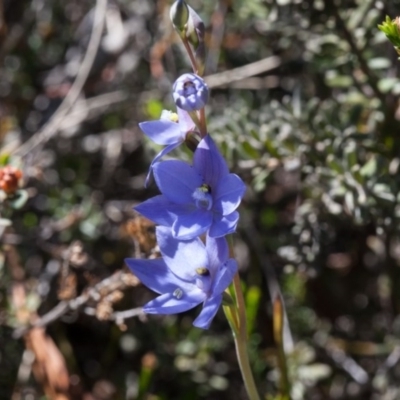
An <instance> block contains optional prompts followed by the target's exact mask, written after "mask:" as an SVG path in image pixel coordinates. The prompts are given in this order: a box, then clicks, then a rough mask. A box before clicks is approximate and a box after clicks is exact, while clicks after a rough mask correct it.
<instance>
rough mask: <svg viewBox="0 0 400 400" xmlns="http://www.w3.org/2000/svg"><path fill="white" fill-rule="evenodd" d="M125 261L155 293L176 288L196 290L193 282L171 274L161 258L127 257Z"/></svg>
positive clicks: (185, 290)
mask: <svg viewBox="0 0 400 400" xmlns="http://www.w3.org/2000/svg"><path fill="white" fill-rule="evenodd" d="M125 262H126V264H127V265H128V267H129V269H130V270H131V271H132V272H133V273H134V274H135V275H136V276H137V277H138V278H139V280H140V281H141V282H142V283H143V285H145V286H147V287H148V288H149V289H151V290H153V291H154V292H156V293H160V294H161V293H173V292H174V290H175V289H176V288H181V289H182V290H183V291H184V292H188V293H189V292H192V291H198V288H197V286H196V285H195V284H193V283H191V282H187V281H184V280H183V279H181V278H179V277H177V276H176V275H175V274H173V273H172V272H171V270H170V269H169V268H168V267H167V264H166V263H165V262H164V260H163V259H162V258H157V259H154V260H142V259H134V258H127V259H126V260H125Z"/></svg>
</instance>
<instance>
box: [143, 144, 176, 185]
mask: <svg viewBox="0 0 400 400" xmlns="http://www.w3.org/2000/svg"><path fill="white" fill-rule="evenodd" d="M182 143H183V142H182V141H180V142H176V143H173V144H170V145H168V146H166V147H164V148H163V149H162V150H161V151H160V152H159V153H158V154H157V155H156V156H155V157H154V159H153V161H152V162H151V164H150V168H149V172H148V174H147V176H146V181H145V183H144V187H147V185H148V184H149V179H150V175H151V172H152V170H153V167H154V165H155V164H156V163H157V162H158V160H159V159H160V158H161V157H164V156H165V155H166V154H168V153H169V152H171V151H172V150H174V149H176V148H177V147H178V146H179V145H181V144H182Z"/></svg>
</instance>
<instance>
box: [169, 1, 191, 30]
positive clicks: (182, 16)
mask: <svg viewBox="0 0 400 400" xmlns="http://www.w3.org/2000/svg"><path fill="white" fill-rule="evenodd" d="M169 17H170V18H171V21H172V23H173V25H174V27H175V29H176V30H178V31H179V32H184V31H185V29H186V24H187V22H188V19H189V8H188V5H187V4H186V3H185V1H184V0H177V1H175V3H174V4H172V6H171V10H170V12H169Z"/></svg>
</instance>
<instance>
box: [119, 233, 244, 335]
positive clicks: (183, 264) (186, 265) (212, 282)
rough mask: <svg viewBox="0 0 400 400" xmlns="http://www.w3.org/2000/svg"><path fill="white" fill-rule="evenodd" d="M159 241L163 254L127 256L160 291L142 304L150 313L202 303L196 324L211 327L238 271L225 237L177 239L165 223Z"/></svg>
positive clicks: (133, 267) (177, 310)
mask: <svg viewBox="0 0 400 400" xmlns="http://www.w3.org/2000/svg"><path fill="white" fill-rule="evenodd" d="M156 235H157V242H158V245H159V247H160V251H161V255H162V256H163V258H159V259H153V260H140V259H132V258H128V259H126V260H125V262H126V264H127V265H128V267H129V268H130V270H131V271H132V272H133V273H134V274H135V275H136V276H137V277H138V278H139V280H140V281H141V282H142V283H143V284H144V285H146V286H147V287H148V288H149V289H151V290H153V291H154V292H156V293H158V294H160V296H158V297H156V298H155V299H154V300H151V301H150V302H148V303H147V304H145V305H144V306H143V311H144V312H145V313H147V314H176V313H181V312H184V311H187V310H190V309H191V308H194V307H196V306H197V305H199V304H201V303H203V309H202V311H201V313H200V314H199V316H198V317H197V318H196V319H195V321H194V322H193V325H194V326H196V327H198V328H202V329H208V328H209V326H210V324H211V321H212V319H213V318H214V316H215V314H216V313H217V311H218V309H219V307H220V305H221V302H222V294H223V292H224V290H225V289H226V288H227V287H228V286H229V285H230V283H231V282H232V280H233V277H234V275H235V274H236V272H237V263H236V261H235V260H234V259H233V258H229V250H228V244H227V242H226V239H225V238H218V239H214V238H211V237H209V236H207V238H206V243H205V244H204V243H203V242H202V241H201V240H200V239H199V238H196V239H193V240H190V241H181V240H177V239H175V238H174V237H172V235H171V230H170V229H168V228H166V227H161V226H159V227H157V229H156Z"/></svg>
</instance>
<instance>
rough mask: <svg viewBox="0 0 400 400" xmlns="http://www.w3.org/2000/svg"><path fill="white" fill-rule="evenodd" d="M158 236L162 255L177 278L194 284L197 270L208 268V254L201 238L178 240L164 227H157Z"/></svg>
mask: <svg viewBox="0 0 400 400" xmlns="http://www.w3.org/2000/svg"><path fill="white" fill-rule="evenodd" d="M156 236H157V243H158V245H159V247H160V251H161V255H162V256H163V259H164V261H165V263H166V264H167V266H168V267H169V269H170V270H171V271H172V272H173V273H174V274H175V275H176V276H179V277H180V278H182V279H185V280H187V281H193V282H194V281H195V279H196V277H197V276H198V275H197V273H196V269H197V268H200V267H206V268H208V257H207V252H206V249H205V246H204V244H203V242H202V241H201V240H200V239H199V238H196V239H193V240H189V241H182V240H177V239H175V238H174V237H173V236H172V232H171V229H169V228H166V227H162V226H158V227H157V229H156Z"/></svg>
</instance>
